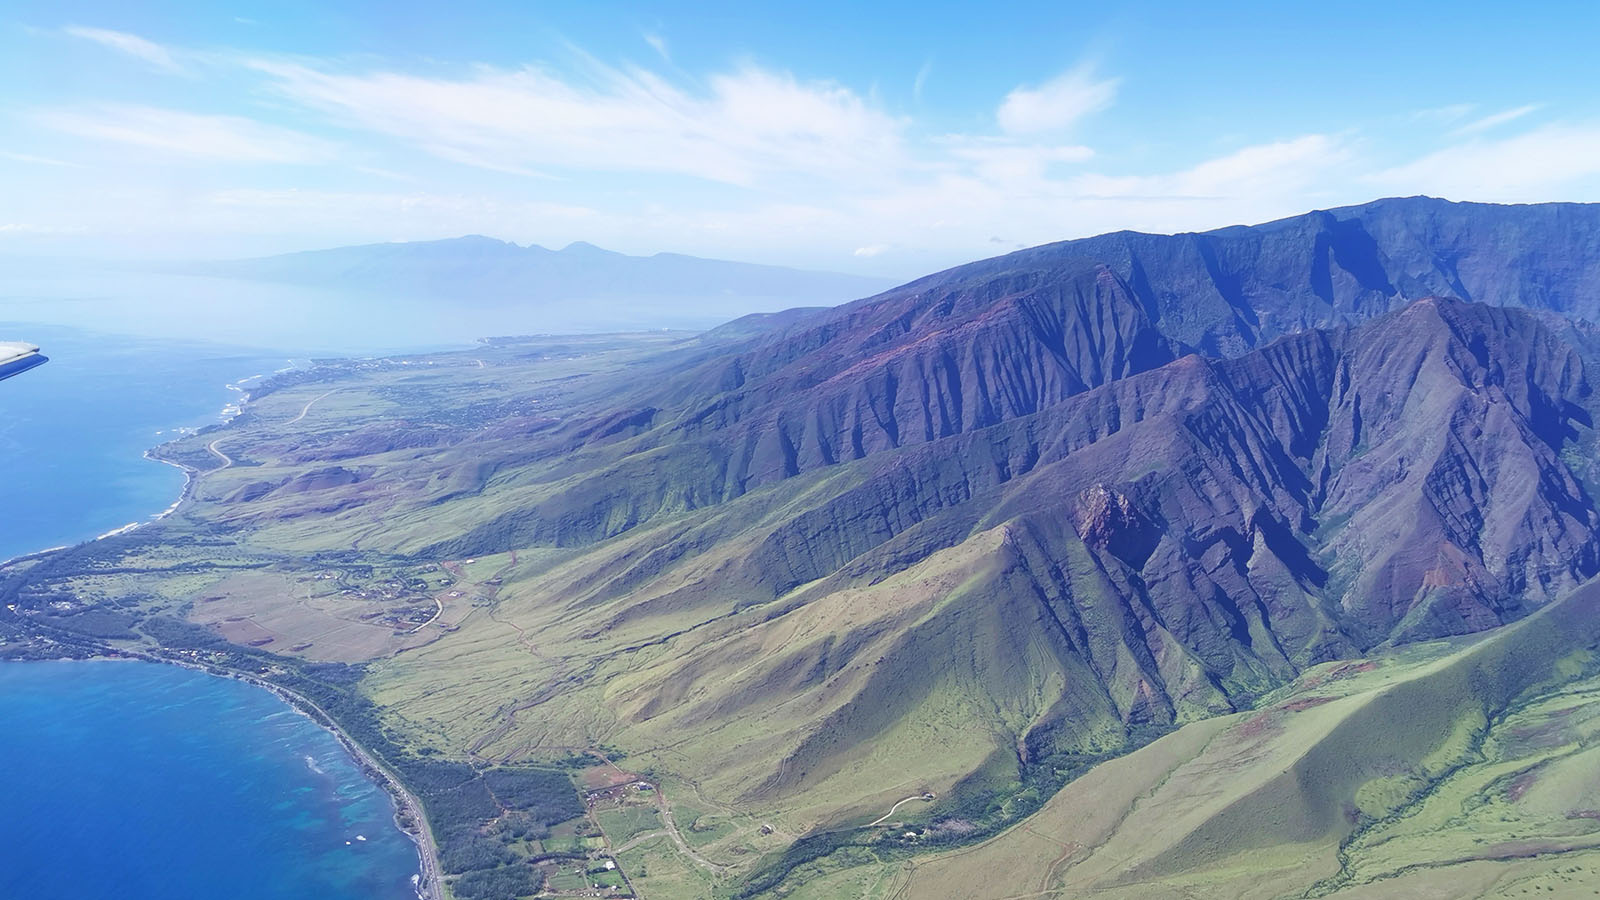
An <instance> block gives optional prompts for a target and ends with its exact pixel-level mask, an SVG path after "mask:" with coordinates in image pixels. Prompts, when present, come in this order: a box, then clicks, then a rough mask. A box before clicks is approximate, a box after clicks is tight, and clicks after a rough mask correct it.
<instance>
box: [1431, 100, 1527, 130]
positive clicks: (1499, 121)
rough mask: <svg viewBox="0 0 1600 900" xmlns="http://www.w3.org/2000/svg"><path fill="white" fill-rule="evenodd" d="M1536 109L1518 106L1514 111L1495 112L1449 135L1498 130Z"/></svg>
mask: <svg viewBox="0 0 1600 900" xmlns="http://www.w3.org/2000/svg"><path fill="white" fill-rule="evenodd" d="M1538 108H1539V107H1538V105H1537V104H1533V105H1529V106H1519V107H1516V108H1515V109H1508V110H1505V111H1503V112H1497V113H1494V114H1493V115H1488V116H1484V117H1483V118H1481V119H1476V120H1474V121H1471V122H1468V123H1467V124H1465V125H1462V126H1461V127H1460V128H1457V129H1455V130H1454V131H1452V132H1450V134H1451V135H1452V136H1454V137H1461V136H1463V135H1469V134H1481V133H1483V132H1485V131H1489V130H1490V129H1493V128H1498V127H1500V126H1501V125H1504V124H1506V123H1507V122H1514V121H1516V120H1517V119H1520V118H1522V117H1523V116H1525V115H1527V114H1528V113H1531V112H1533V111H1534V110H1536V109H1538Z"/></svg>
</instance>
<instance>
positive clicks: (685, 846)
mask: <svg viewBox="0 0 1600 900" xmlns="http://www.w3.org/2000/svg"><path fill="white" fill-rule="evenodd" d="M656 805H657V806H659V807H661V821H662V823H664V824H665V825H666V826H667V837H670V838H672V843H673V844H675V845H676V846H677V848H678V852H679V853H682V854H683V855H684V856H687V857H689V858H690V859H692V860H694V864H695V865H697V866H699V867H700V868H702V869H705V870H706V871H708V872H710V873H711V874H713V875H721V874H723V873H724V872H726V871H728V867H727V866H724V865H721V864H720V863H714V862H712V861H711V860H709V859H706V858H705V857H704V856H701V855H700V854H698V853H696V852H694V848H693V847H690V846H689V842H688V841H686V840H684V839H683V834H682V833H681V832H679V831H678V822H677V820H676V819H674V818H673V816H672V804H671V803H669V802H667V792H666V791H663V790H662V789H661V785H659V784H657V785H656Z"/></svg>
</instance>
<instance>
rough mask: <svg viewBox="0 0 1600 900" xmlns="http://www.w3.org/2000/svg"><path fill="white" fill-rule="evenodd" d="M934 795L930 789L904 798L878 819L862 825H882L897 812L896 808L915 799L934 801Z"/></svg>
mask: <svg viewBox="0 0 1600 900" xmlns="http://www.w3.org/2000/svg"><path fill="white" fill-rule="evenodd" d="M934 796H935V795H934V793H933V791H928V792H926V793H922V794H917V795H915V796H912V797H907V798H905V799H904V800H901V801H900V802H899V803H896V804H895V805H893V806H891V807H889V811H888V812H886V813H884V814H883V815H882V816H881V817H879V818H878V819H877V821H874V822H868V823H867V824H866V825H863V826H862V827H863V828H871V827H873V826H874V825H882V824H883V823H885V822H887V821H889V818H890V817H891V816H893V815H894V814H895V811H896V810H898V809H900V807H902V806H905V805H906V804H907V803H910V802H911V801H913V800H921V801H923V802H924V803H932V802H933V800H934Z"/></svg>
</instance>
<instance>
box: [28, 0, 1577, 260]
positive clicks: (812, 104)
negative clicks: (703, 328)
mask: <svg viewBox="0 0 1600 900" xmlns="http://www.w3.org/2000/svg"><path fill="white" fill-rule="evenodd" d="M759 6H760V4H749V3H739V4H735V3H727V4H721V3H692V4H688V3H661V4H627V5H623V4H608V3H586V4H574V3H563V4H547V3H537V2H506V3H498V4H473V3H438V2H429V3H406V2H390V3H372V4H332V3H295V2H272V3H265V2H259V3H256V2H246V3H237V4H223V3H207V4H198V3H173V2H141V3H132V4H130V3H121V2H117V3H112V2H105V3H72V2H65V3H63V2H31V0H23V2H21V3H20V4H18V3H15V2H13V3H11V4H8V5H7V6H6V8H5V9H4V10H3V11H0V85H3V87H0V123H3V124H0V253H4V254H28V253H47V254H91V255H109V256H122V257H125V256H136V257H138V256H149V257H208V256H238V255H256V254H265V253H272V252H280V251H285V250H296V249H307V248H314V247H323V246H331V245H336V244H346V243H359V242H370V241H384V240H421V239H429V238H438V237H448V236H454V235H459V234H465V233H483V234H490V235H493V236H496V237H501V238H505V239H508V240H514V241H517V242H519V243H527V242H537V243H541V244H545V245H547V246H558V247H559V246H562V245H564V244H566V243H568V242H571V241H574V240H587V241H591V242H593V243H597V244H600V245H602V246H606V247H610V248H613V249H618V250H623V251H626V252H633V253H652V252H656V251H659V250H672V251H678V252H686V253H694V254H698V255H705V256H719V257H727V258H736V259H749V260H755V261H762V262H774V263H783V264H791V265H801V266H810V267H819V268H830V269H839V270H848V271H859V272H868V273H875V274H884V275H892V276H910V275H915V274H918V273H920V272H922V271H925V270H928V269H930V268H934V267H937V266H941V265H946V264H952V263H955V262H960V261H963V260H967V259H972V258H977V257H981V256H988V255H993V254H994V253H998V252H1003V251H1005V250H1009V249H1012V248H1014V247H1017V246H1021V245H1030V244H1036V243H1042V242H1045V241H1050V240H1057V239H1062V238H1069V237H1078V236H1082V235H1087V234H1093V233H1098V232H1101V231H1107V230H1112V229H1117V228H1136V229H1141V230H1151V231H1174V230H1189V229H1201V228H1208V227H1217V226H1222V225H1228V224H1235V223H1240V222H1256V221H1262V220H1266V219H1270V218H1274V217H1278V216H1283V215H1289V214H1293V213H1296V212H1301V211H1304V210H1306V209H1310V208H1314V207H1325V206H1330V205H1338V204H1344V203H1355V202H1361V201H1364V200H1368V199H1372V198H1374V197H1379V196H1388V195H1396V194H1417V193H1427V194H1433V195H1436V196H1445V197H1449V198H1451V199H1460V200H1491V201H1509V202H1529V201H1544V200H1585V201H1600V91H1596V90H1595V87H1596V85H1600V54H1597V53H1596V51H1595V48H1594V46H1593V41H1594V35H1596V34H1597V33H1600V4H1592V3H1583V4H1579V3H1573V4H1560V3H1549V4H1538V5H1535V4H1525V5H1524V6H1523V7H1519V8H1516V9H1515V10H1513V11H1511V12H1510V13H1490V12H1487V11H1486V12H1483V13H1475V12H1473V11H1472V10H1471V9H1470V8H1469V6H1470V5H1468V4H1443V3H1412V4H1406V3H1397V2H1389V3H1341V4H1336V5H1335V4H1315V5H1313V4H1284V3H1260V4H1243V3H1241V4H1207V5H1205V6H1206V8H1204V9H1200V8H1197V7H1198V6H1199V5H1196V4H1187V3H1184V4H1180V3H1171V4H1162V3H1133V4H1123V5H1117V6H1115V8H1113V7H1112V6H1111V5H1105V4H1069V3H1060V2H1056V3H1047V4H1005V5H995V6H990V7H987V8H983V7H980V6H979V5H976V4H943V5H941V4H933V3H923V4H830V3H808V4H797V5H795V6H794V7H793V8H792V9H791V10H790V11H787V12H771V11H767V10H759V9H758V7H759Z"/></svg>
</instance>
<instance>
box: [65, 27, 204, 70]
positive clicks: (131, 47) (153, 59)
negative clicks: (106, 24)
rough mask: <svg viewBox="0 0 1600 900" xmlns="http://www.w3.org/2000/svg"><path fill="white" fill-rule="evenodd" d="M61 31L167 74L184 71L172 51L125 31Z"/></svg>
mask: <svg viewBox="0 0 1600 900" xmlns="http://www.w3.org/2000/svg"><path fill="white" fill-rule="evenodd" d="M61 30H62V31H63V32H65V33H67V34H69V35H71V36H73V37H75V38H82V39H83V40H86V41H93V42H94V43H96V44H99V45H101V46H102V47H109V48H110V49H112V50H116V51H117V52H119V53H125V54H127V55H129V56H132V57H134V58H135V59H139V60H142V61H144V62H146V63H149V64H150V65H152V66H155V67H156V68H158V69H164V70H166V71H168V72H183V71H184V67H183V66H182V65H180V64H179V62H178V60H177V59H176V58H175V57H174V56H173V54H172V51H170V50H168V49H167V48H166V47H163V46H162V45H160V44H158V43H156V42H154V41H151V40H147V39H145V38H142V37H139V36H138V35H136V34H128V33H127V32H125V31H112V30H110V29H108V28H89V27H87V26H83V25H68V26H67V27H65V28H63V29H61Z"/></svg>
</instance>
